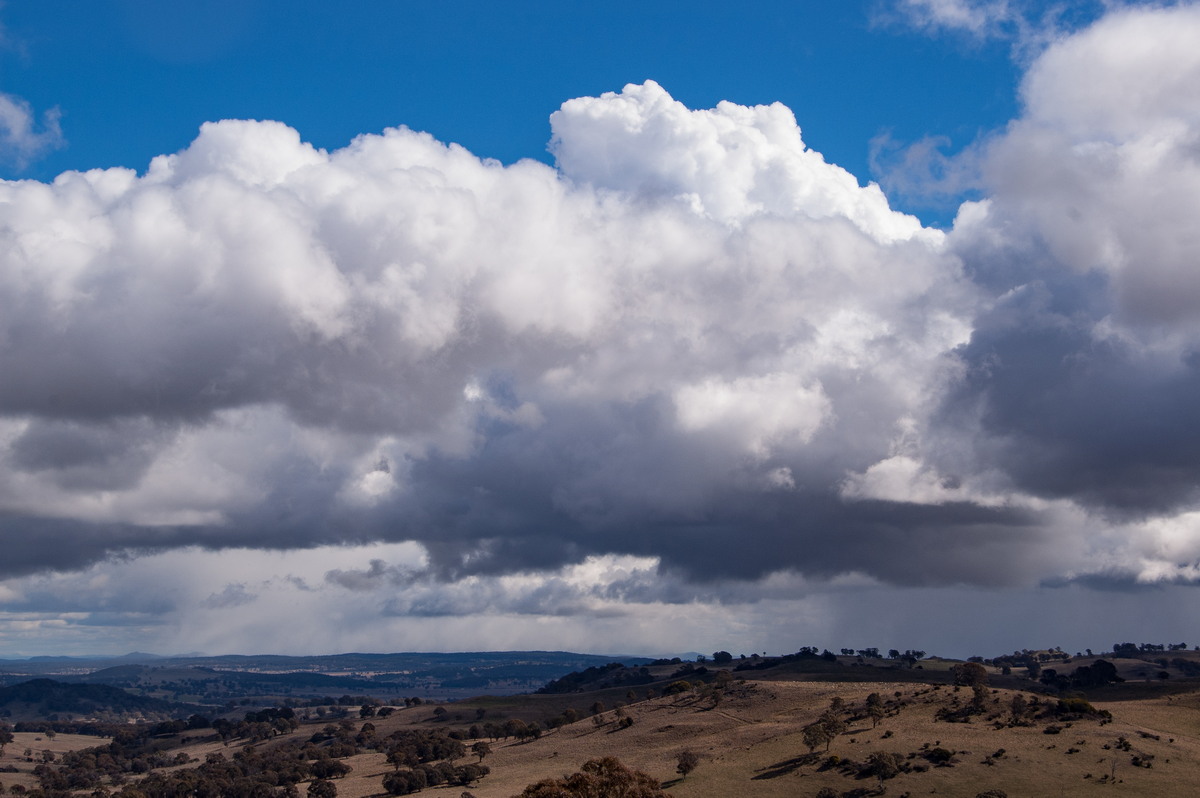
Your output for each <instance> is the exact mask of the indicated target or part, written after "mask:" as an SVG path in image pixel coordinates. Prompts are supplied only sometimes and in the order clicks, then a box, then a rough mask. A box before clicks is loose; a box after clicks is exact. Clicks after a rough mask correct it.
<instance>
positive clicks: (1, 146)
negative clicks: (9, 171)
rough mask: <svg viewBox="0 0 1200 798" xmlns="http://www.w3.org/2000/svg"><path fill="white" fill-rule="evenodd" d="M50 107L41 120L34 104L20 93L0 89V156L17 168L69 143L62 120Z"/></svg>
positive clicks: (22, 167)
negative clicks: (18, 94) (7, 92)
mask: <svg viewBox="0 0 1200 798" xmlns="http://www.w3.org/2000/svg"><path fill="white" fill-rule="evenodd" d="M61 118H62V113H61V112H60V111H59V110H58V109H57V108H51V109H50V110H48V111H44V112H43V113H42V118H41V120H40V122H39V120H38V119H37V116H36V114H35V113H34V111H33V108H32V106H30V104H29V103H28V102H27V101H26V100H23V99H22V98H20V97H17V96H15V95H13V94H6V93H3V92H0V158H3V159H4V160H5V161H8V162H9V163H10V164H12V165H13V166H15V167H17V168H18V169H24V168H25V167H26V166H28V165H29V163H30V162H31V161H34V160H37V159H38V158H40V157H41V156H42V155H45V154H46V153H48V152H52V151H53V150H57V149H59V148H61V147H63V146H65V144H66V139H65V138H64V137H63V132H62V126H61V124H60V120H61Z"/></svg>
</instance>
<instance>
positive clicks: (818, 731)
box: [802, 721, 833, 753]
mask: <svg viewBox="0 0 1200 798" xmlns="http://www.w3.org/2000/svg"><path fill="white" fill-rule="evenodd" d="M802 733H803V735H804V744H805V745H806V746H808V750H809V753H812V752H813V751H815V750H817V748H819V747H820V746H825V750H826V751H828V750H829V742H830V740H832V739H833V737H832V736H831V735H830V734H829V732H828V731H827V730H826V729H825V727H824V726H823V725H821V722H820V721H817V722H816V723H810V724H808V725H807V726H805V727H804V731H803V732H802Z"/></svg>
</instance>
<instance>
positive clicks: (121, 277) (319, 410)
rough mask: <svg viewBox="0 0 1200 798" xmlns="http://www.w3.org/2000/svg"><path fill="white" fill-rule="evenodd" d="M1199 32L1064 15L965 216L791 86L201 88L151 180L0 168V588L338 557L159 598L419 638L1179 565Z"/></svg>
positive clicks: (1188, 26)
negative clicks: (401, 628)
mask: <svg viewBox="0 0 1200 798" xmlns="http://www.w3.org/2000/svg"><path fill="white" fill-rule="evenodd" d="M930 7H931V8H932V6H930ZM939 7H941V6H939ZM947 7H948V6H947ZM1197 38H1200V16H1198V11H1197V9H1196V8H1195V7H1179V8H1169V9H1162V8H1155V9H1141V10H1131V11H1123V12H1120V13H1114V14H1112V15H1110V16H1108V17H1106V18H1105V19H1104V20H1103V21H1101V22H1100V23H1098V24H1096V25H1095V26H1093V27H1091V28H1089V29H1087V30H1085V31H1083V32H1081V33H1079V34H1077V35H1074V36H1070V37H1067V38H1064V39H1063V40H1062V41H1060V42H1058V43H1056V44H1054V45H1053V46H1051V47H1050V48H1049V49H1047V50H1046V52H1045V53H1044V54H1043V55H1042V56H1040V57H1039V58H1038V59H1037V60H1036V61H1035V62H1034V63H1033V64H1032V65H1031V67H1030V69H1029V70H1028V73H1027V75H1026V78H1025V80H1024V82H1023V84H1022V98H1023V102H1024V106H1023V112H1022V115H1021V116H1020V117H1019V118H1018V119H1016V120H1014V121H1013V122H1012V123H1011V124H1010V125H1009V126H1008V128H1007V129H1006V130H1004V131H1001V132H998V133H997V134H996V135H995V136H994V137H992V138H991V139H989V140H988V142H987V143H986V145H983V146H981V147H980V148H979V151H978V153H977V159H978V164H979V171H978V175H979V178H978V179H979V184H980V185H981V186H982V190H983V191H984V193H985V195H986V198H985V199H982V200H980V201H978V202H971V203H967V204H965V205H964V206H963V207H962V208H961V210H960V212H959V214H958V216H957V219H956V221H955V225H954V228H953V230H952V231H950V232H949V233H948V234H943V233H942V232H939V231H936V230H930V229H925V228H922V227H921V225H920V224H919V223H918V222H917V220H915V219H913V218H912V217H909V216H905V215H903V214H900V213H897V212H895V211H893V210H892V209H890V208H889V206H888V204H887V200H886V198H885V197H884V195H883V193H882V191H881V190H880V189H879V188H878V187H877V186H874V185H869V186H866V187H862V186H860V185H859V184H858V182H857V181H856V180H855V179H854V178H853V176H851V175H849V174H848V173H846V172H845V171H844V170H842V169H840V168H839V167H837V166H835V165H832V164H829V163H826V162H825V161H824V159H823V158H822V157H821V156H820V155H819V154H818V153H815V152H813V151H811V150H810V149H808V148H807V147H806V146H805V144H804V142H803V138H802V136H801V131H800V129H799V127H798V126H797V124H796V121H795V119H794V118H793V116H792V114H791V112H790V111H788V110H787V109H786V108H783V107H782V106H779V105H772V106H760V107H754V108H747V107H742V106H737V105H734V104H731V103H722V104H720V105H718V106H717V107H716V108H714V109H709V110H699V111H696V110H690V109H687V108H686V107H684V106H683V105H682V104H680V103H678V102H677V101H675V100H674V99H673V98H671V97H670V95H669V94H668V93H667V92H666V90H665V89H663V88H662V87H660V86H658V85H657V84H654V83H650V82H648V83H645V84H641V85H631V86H627V87H625V89H623V90H622V91H621V92H619V93H609V94H604V95H602V96H600V97H594V98H580V99H576V100H571V101H568V102H566V103H564V104H563V106H562V108H561V109H560V110H559V111H558V112H556V113H555V114H554V115H553V117H552V119H551V123H552V127H553V140H552V149H553V152H554V154H555V156H556V158H557V166H556V167H550V166H547V165H544V164H540V163H535V162H531V161H523V162H519V163H517V164H513V165H511V166H503V165H501V164H499V163H496V162H494V161H489V160H485V159H480V158H478V157H476V156H474V155H472V154H471V153H469V152H467V151H466V150H464V149H463V148H461V147H458V146H455V145H447V144H443V143H441V142H438V141H436V140H434V139H433V138H432V137H430V136H428V135H426V134H422V133H417V132H414V131H411V130H408V129H405V128H396V129H392V130H388V131H385V132H384V133H383V134H381V135H367V136H362V137H360V138H358V139H356V140H355V141H354V142H352V143H351V144H350V145H348V146H347V147H345V148H343V149H340V150H336V151H332V152H327V151H323V150H319V149H316V148H314V147H312V146H311V145H309V144H306V143H305V142H304V141H303V140H302V139H301V138H300V136H299V134H298V133H297V132H296V131H294V130H292V129H291V128H288V127H287V126H285V125H283V124H280V123H276V122H256V121H223V122H216V123H210V124H207V125H205V126H204V127H203V128H202V129H201V131H200V133H199V136H198V137H197V139H196V140H195V141H194V142H193V143H192V144H191V145H189V146H188V147H187V148H186V149H185V150H183V151H181V152H179V153H176V154H173V155H166V156H162V157H160V158H157V159H155V160H154V161H153V163H152V164H151V165H150V166H149V168H148V169H147V170H146V171H145V172H144V173H136V172H134V171H132V170H126V169H110V170H96V171H92V172H85V173H66V174H63V175H61V176H60V177H59V178H58V179H57V180H55V181H54V182H53V183H49V184H45V183H38V182H32V181H24V182H19V183H3V184H0V200H3V202H0V252H2V253H3V256H2V257H0V262H2V263H3V264H4V266H3V269H2V270H0V303H2V304H3V306H4V307H5V308H6V311H7V312H6V314H5V316H4V317H3V318H2V319H0V373H3V374H4V375H5V379H4V380H3V381H0V438H2V439H3V441H4V444H5V445H4V446H3V447H2V448H0V510H2V511H3V513H4V514H5V521H4V524H5V531H6V532H8V533H9V534H10V537H11V540H12V542H11V543H9V544H6V548H7V552H6V553H7V555H8V556H6V558H5V559H4V560H3V562H2V563H0V568H2V569H4V574H5V575H6V576H9V577H17V576H19V575H22V574H24V575H27V576H24V577H21V578H20V579H18V580H16V581H14V582H12V584H20V585H22V588H21V591H20V592H21V595H22V596H26V598H20V597H17V596H14V597H10V599H9V600H7V603H6V604H5V606H9V607H11V608H12V611H13V612H28V611H30V610H31V609H32V608H33V607H34V604H31V603H27V602H28V601H31V599H28V595H32V594H30V593H29V590H32V589H33V588H31V587H30V586H31V585H34V584H35V582H31V581H29V580H37V579H39V578H46V579H49V577H46V576H45V575H46V574H49V573H52V572H56V571H65V570H70V569H75V570H76V571H77V572H80V573H83V572H88V571H89V569H90V570H94V569H103V568H107V567H109V566H108V565H106V563H108V562H109V560H108V559H107V558H112V557H114V556H121V557H127V558H146V557H149V556H151V555H152V554H153V553H155V552H157V554H153V556H157V557H168V556H170V553H171V552H174V551H188V552H201V551H203V552H221V551H229V552H233V551H237V552H243V553H244V552H247V551H251V550H253V551H291V552H292V553H293V554H292V555H290V556H301V554H303V553H304V552H305V551H308V552H323V553H327V552H330V551H341V552H343V554H344V555H345V556H344V557H343V558H342V559H338V560H337V561H336V562H335V561H333V560H330V559H328V558H326V559H324V561H323V562H322V563H321V566H320V567H319V568H312V567H310V568H309V569H308V570H307V571H305V572H303V573H301V572H299V570H293V571H290V572H286V573H285V572H282V571H277V572H276V573H275V574H274V576H272V577H271V578H265V577H262V576H258V577H255V576H254V575H252V574H243V573H231V572H228V570H227V569H225V570H222V571H221V572H220V573H219V574H218V573H214V574H212V575H211V577H210V578H207V579H206V580H203V581H202V582H198V583H197V584H196V585H195V586H193V587H191V588H189V591H188V593H187V596H184V597H181V598H180V599H179V601H178V603H177V604H173V605H172V606H173V607H176V609H173V610H171V612H172V613H174V615H173V617H177V618H178V619H179V623H181V624H182V623H184V620H187V621H188V622H193V623H199V624H201V625H203V624H204V623H205V622H204V619H205V618H209V617H210V616H212V614H214V613H220V612H221V611H223V610H229V609H230V608H235V607H237V606H238V605H244V606H245V607H246V608H251V607H252V608H253V610H254V611H253V613H247V614H246V615H247V617H245V618H239V619H238V623H239V624H241V626H239V627H238V628H237V629H233V630H230V632H229V633H230V634H233V635H242V636H244V638H245V639H260V638H255V635H256V634H260V633H261V631H262V630H261V628H260V627H259V626H256V624H258V623H260V621H259V620H255V619H256V618H257V619H261V618H265V617H270V613H271V612H273V611H278V612H286V611H291V609H292V605H291V603H294V602H297V601H301V602H310V601H311V602H318V601H322V600H324V601H328V600H331V599H330V597H336V601H337V602H338V604H337V606H339V607H340V608H341V610H340V611H341V612H343V613H345V615H344V617H347V618H348V617H351V616H353V617H356V618H374V619H379V618H391V619H396V620H395V623H397V624H402V623H405V622H407V621H406V620H405V619H408V620H413V621H414V622H416V621H417V620H420V619H423V621H428V622H429V623H435V622H441V623H443V624H444V625H443V626H441V627H437V629H436V633H434V632H430V631H429V630H430V629H433V628H434V627H422V629H425V630H426V632H425V633H427V634H428V635H429V636H428V637H426V638H423V639H427V640H428V641H429V643H430V645H431V646H436V645H437V643H436V640H437V639H438V638H437V634H441V633H443V632H444V633H445V634H450V633H451V632H453V631H454V630H455V629H459V627H457V626H455V623H457V621H458V620H462V619H468V618H479V617H484V616H487V615H488V614H489V613H493V614H499V615H503V616H504V617H505V618H506V619H507V621H506V623H507V624H508V625H507V626H506V627H505V628H506V629H507V630H508V631H509V632H512V631H513V630H531V629H532V627H531V626H527V625H526V624H527V623H528V622H529V621H528V619H531V618H551V617H555V616H556V615H558V614H561V613H566V614H568V615H570V614H574V615H582V616H587V617H589V618H593V619H596V621H597V622H598V623H609V622H611V623H613V624H617V623H619V619H618V616H622V615H624V613H625V609H624V608H627V607H630V606H636V607H638V608H639V609H638V612H639V614H640V613H642V612H643V610H645V612H647V613H650V614H651V615H654V617H656V618H659V619H660V620H661V619H668V618H676V617H678V615H677V613H678V612H681V610H679V609H678V608H680V607H684V606H687V605H689V604H690V603H692V602H698V603H702V604H703V605H704V606H705V607H706V608H707V609H706V611H707V612H711V613H714V617H715V616H718V615H719V616H720V617H721V618H723V619H724V621H725V622H729V619H730V617H731V613H732V611H731V610H730V609H729V608H730V607H732V606H734V605H736V606H739V607H744V606H747V605H750V604H758V605H761V607H767V606H768V605H770V606H775V605H772V604H771V602H775V601H784V600H785V599H786V598H790V597H795V596H799V595H804V594H806V593H808V592H810V591H814V590H818V589H820V590H827V591H837V590H843V589H844V590H852V589H862V590H879V591H894V590H902V589H909V588H916V587H921V588H931V587H932V588H937V589H951V588H954V586H963V585H966V586H970V587H972V588H976V589H991V588H1000V587H1005V586H1014V585H1016V586H1026V587H1030V586H1037V585H1047V586H1049V585H1061V584H1069V583H1072V582H1086V580H1088V579H1093V580H1094V579H1095V578H1098V575H1108V576H1106V577H1105V578H1111V576H1112V575H1114V574H1116V575H1119V577H1118V578H1119V579H1124V580H1125V581H1127V582H1130V583H1134V582H1137V583H1141V584H1168V583H1177V582H1179V583H1182V582H1191V581H1195V578H1196V574H1197V573H1200V569H1198V568H1197V566H1196V557H1197V556H1198V555H1197V554H1196V551H1197V550H1198V549H1197V544H1196V541H1197V540H1200V536H1198V535H1197V533H1196V532H1194V531H1193V530H1194V529H1195V525H1194V520H1195V514H1196V512H1197V509H1198V507H1197V504H1198V503H1200V495H1198V494H1197V492H1196V487H1195V486H1196V485H1197V484H1200V480H1197V474H1196V467H1195V464H1196V463H1197V462H1200V457H1197V454H1198V452H1197V449H1196V444H1197V440H1198V438H1197V435H1195V434H1193V432H1192V431H1193V430H1197V429H1200V423H1197V422H1198V421H1200V419H1197V418H1196V417H1195V416H1196V413H1197V410H1196V409H1195V408H1196V403H1195V402H1194V401H1193V400H1194V397H1195V396H1196V393H1197V391H1196V388H1197V373H1198V372H1197V363H1198V362H1200V359H1198V358H1197V356H1196V352H1197V351H1200V346H1198V344H1200V338H1198V336H1200V327H1198V318H1200V312H1198V311H1200V293H1198V292H1197V291H1196V290H1193V289H1194V288H1195V286H1196V285H1197V282H1196V280H1195V274H1194V271H1195V269H1194V267H1195V263H1194V260H1195V253H1196V252H1198V251H1200V241H1198V240H1197V239H1196V233H1195V231H1194V225H1193V224H1192V223H1191V222H1192V220H1193V219H1194V218H1197V212H1198V211H1200V177H1198V175H1200V170H1198V169H1197V157H1198V156H1197V153H1200V147H1198V146H1197V144H1196V141H1195V134H1194V131H1195V129H1196V128H1197V124H1196V123H1197V115H1198V111H1197V101H1198V97H1200V93H1198V92H1197V90H1196V88H1195V87H1196V86H1198V85H1200V74H1197V73H1200V61H1197V58H1196V56H1195V53H1194V52H1193V51H1194V49H1195V48H1194V47H1192V46H1191V45H1192V43H1193V42H1194V41H1196V40H1197ZM379 542H385V543H387V544H388V545H393V546H408V547H410V548H409V549H405V550H404V554H403V556H391V555H389V556H381V555H380V554H379V553H378V552H375V551H374V550H372V548H371V547H372V546H375V545H378V544H379ZM337 547H342V548H337ZM206 556H207V555H206ZM212 556H213V557H221V556H222V555H220V554H213V555H212ZM245 556H249V555H245ZM254 556H256V557H257V556H259V555H254ZM323 556H324V555H323ZM114 567H115V566H114ZM39 575H42V576H39ZM63 578H67V577H63ZM71 578H74V577H71ZM846 580H849V582H848V583H847V584H848V585H850V586H839V585H843V582H845V581H846ZM47 584H48V583H47ZM1046 589H1049V588H1046ZM1071 589H1073V588H1061V590H1071ZM1064 595H1065V594H1064ZM122 601H123V600H119V599H118V598H117V597H116V596H114V598H113V599H112V601H111V603H112V606H113V607H122V606H125V605H123V604H122V603H121V602H122ZM306 606H307V604H306ZM806 606H808V607H809V608H810V609H812V610H813V612H814V613H817V612H818V610H819V602H818V601H817V600H816V599H813V600H812V601H811V602H810V603H809V604H807V605H806ZM273 608H274V609H273ZM647 608H652V609H647ZM114 611H123V610H114ZM129 611H131V612H132V611H134V610H132V609H130V610H129ZM774 611H775V610H768V609H762V610H761V612H760V614H759V615H758V616H756V617H760V618H765V617H767V616H768V615H769V614H770V613H771V612H774ZM250 616H253V617H250ZM523 619H524V620H523ZM606 619H607V620H606ZM462 622H463V623H466V621H465V620H463V621H462ZM213 628H215V627H213ZM363 628H366V624H365V623H364V626H363ZM462 628H465V627H462ZM556 628H557V627H556ZM614 628H615V627H614ZM460 631H461V629H460ZM524 633H525V632H521V634H524ZM497 634H499V632H498V633H497ZM529 634H530V635H533V634H534V633H533V632H532V631H529ZM519 639H523V638H521V637H520V635H517V637H515V638H511V639H510V640H511V641H516V640H519ZM530 639H532V638H530ZM614 639H617V638H614ZM747 639H749V637H748V638H747ZM300 642H303V641H300ZM867 642H871V641H867ZM898 642H901V643H902V642H903V641H898ZM297 644H298V643H297ZM871 644H874V643H873V642H871ZM513 645H517V643H516V642H510V643H509V644H508V645H507V646H506V647H512V646H513ZM534 645H535V646H536V645H544V642H542V643H535V644H534ZM193 647H195V646H187V648H193ZM218 648H220V646H218Z"/></svg>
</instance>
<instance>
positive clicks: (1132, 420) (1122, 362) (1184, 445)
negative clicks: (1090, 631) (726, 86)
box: [945, 6, 1200, 518]
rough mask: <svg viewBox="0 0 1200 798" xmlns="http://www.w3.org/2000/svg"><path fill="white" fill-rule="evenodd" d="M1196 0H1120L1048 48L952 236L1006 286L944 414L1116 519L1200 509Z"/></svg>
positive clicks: (971, 264)
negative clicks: (1155, 2) (1167, 3)
mask: <svg viewBox="0 0 1200 798" xmlns="http://www.w3.org/2000/svg"><path fill="white" fill-rule="evenodd" d="M1197 34H1200V8H1197V7H1195V6H1188V7H1179V8H1172V9H1157V10H1154V11H1125V12H1121V13H1115V14H1112V15H1110V16H1109V17H1107V18H1106V19H1105V20H1103V21H1102V22H1100V23H1098V24H1097V25H1095V26H1093V27H1092V28H1090V29H1089V30H1087V31H1085V32H1083V33H1080V34H1078V35H1077V36H1074V37H1072V38H1071V39H1068V40H1066V41H1064V42H1062V43H1061V44H1059V45H1057V46H1055V47H1054V48H1051V49H1050V50H1048V51H1047V52H1046V54H1045V55H1044V56H1043V57H1042V58H1041V59H1039V61H1038V62H1036V63H1035V64H1034V65H1033V67H1032V68H1031V69H1030V71H1029V73H1028V75H1027V76H1026V79H1025V82H1024V83H1023V86H1022V97H1023V99H1024V103H1025V113H1024V115H1023V116H1022V118H1021V119H1018V120H1016V121H1014V122H1013V123H1012V124H1011V125H1010V127H1009V129H1008V130H1007V132H1006V133H1005V135H1004V136H1002V137H1000V138H999V139H997V140H996V141H995V142H994V143H993V144H992V146H991V147H990V148H989V151H988V154H987V159H986V163H985V166H984V169H985V174H986V180H987V183H988V194H989V197H988V199H987V200H986V201H983V202H980V203H973V204H968V205H966V206H964V208H963V209H962V210H961V212H960V214H959V217H958V220H957V222H956V224H955V230H954V232H953V233H952V234H951V236H950V239H949V240H950V245H951V247H952V248H953V249H955V250H956V251H958V252H961V253H963V255H964V258H965V259H966V260H965V262H966V263H967V264H968V268H969V269H970V270H971V271H972V276H973V279H974V280H975V281H976V282H977V283H979V284H982V285H987V286H990V287H991V290H992V291H993V292H994V294H995V295H996V300H995V302H994V303H993V304H992V305H991V307H990V308H989V309H987V310H986V311H985V312H983V313H981V314H980V315H979V317H978V318H977V320H976V322H975V329H974V332H973V334H972V339H971V342H970V343H969V344H968V345H967V346H965V347H964V348H963V349H962V350H961V354H962V356H963V362H964V365H965V366H966V371H965V372H964V375H963V379H962V381H961V382H960V383H959V384H958V385H957V387H956V388H955V389H954V390H953V391H952V392H951V394H950V395H949V401H948V402H947V404H946V416H945V420H946V421H947V422H949V423H950V424H951V425H954V424H962V425H964V426H965V427H967V428H972V429H974V430H975V432H974V433H973V434H974V435H976V436H977V437H976V439H975V443H974V444H973V447H972V448H973V453H972V455H971V457H973V458H975V459H976V460H977V461H979V462H988V463H991V464H994V465H998V466H1000V467H1001V468H1003V469H1004V471H1005V472H1006V473H1007V474H1008V475H1009V476H1010V477H1011V478H1012V479H1013V480H1014V482H1015V483H1016V484H1017V485H1018V486H1019V487H1020V489H1021V490H1023V491H1028V492H1030V493H1034V494H1037V495H1040V496H1044V497H1069V498H1071V499H1072V500H1075V501H1077V502H1080V503H1081V504H1082V505H1083V506H1085V507H1089V508H1092V509H1094V510H1096V511H1097V512H1103V513H1107V514H1110V515H1113V514H1115V516H1116V517H1120V518H1129V517H1133V518H1143V517H1155V516H1159V515H1164V516H1167V517H1169V516H1171V515H1173V514H1174V513H1177V512H1186V511H1188V510H1190V509H1191V508H1193V507H1194V506H1195V503H1196V501H1197V499H1200V495H1198V494H1197V492H1196V487H1195V485H1196V476H1197V474H1196V471H1195V468H1194V463H1196V462H1197V460H1196V454H1197V451H1198V450H1197V443H1198V439H1197V437H1196V436H1195V435H1194V434H1193V432H1192V431H1193V430H1194V429H1196V422H1197V420H1198V419H1197V418H1196V414H1195V408H1194V403H1193V402H1192V401H1191V400H1190V399H1189V397H1190V396H1194V395H1195V391H1196V388H1197V379H1198V374H1197V369H1196V363H1197V360H1196V356H1195V352H1196V351H1197V346H1198V345H1200V337H1198V336H1200V325H1198V322H1200V293H1198V291H1197V282H1196V279H1195V253H1196V252H1198V251H1200V238H1198V237H1197V234H1196V231H1195V229H1194V225H1191V224H1189V223H1187V222H1186V221H1185V219H1190V218H1193V217H1194V215H1195V214H1196V213H1197V212H1200V148H1198V147H1197V142H1196V135H1195V127H1196V121H1197V119H1200V94H1198V93H1197V91H1196V89H1195V85H1196V83H1195V81H1196V80H1198V79H1200V60H1198V59H1197V57H1196V55H1195V54H1194V52H1193V48H1191V46H1190V45H1188V44H1186V42H1188V41H1190V40H1191V38H1192V37H1194V36H1195V35H1197Z"/></svg>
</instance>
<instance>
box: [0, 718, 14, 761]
mask: <svg viewBox="0 0 1200 798" xmlns="http://www.w3.org/2000/svg"><path fill="white" fill-rule="evenodd" d="M12 741H13V733H12V729H10V728H9V727H8V726H3V725H0V756H4V747H5V746H6V745H8V744H9V743H11V742H12Z"/></svg>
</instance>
